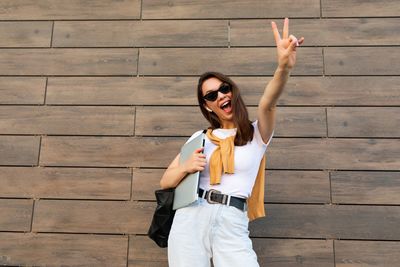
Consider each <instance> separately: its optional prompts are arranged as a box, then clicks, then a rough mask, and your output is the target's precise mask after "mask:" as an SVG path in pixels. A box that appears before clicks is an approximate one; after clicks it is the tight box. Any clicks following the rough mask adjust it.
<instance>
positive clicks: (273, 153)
mask: <svg viewBox="0 0 400 267" xmlns="http://www.w3.org/2000/svg"><path fill="white" fill-rule="evenodd" d="M399 147H400V140H399V139H386V140H385V139H372V138H369V139H351V138H348V139H347V138H346V139H333V138H324V139H317V138H273V139H272V140H271V143H270V145H269V146H268V149H267V163H266V166H269V168H274V169H343V170H398V169H399V168H400V150H399Z"/></svg>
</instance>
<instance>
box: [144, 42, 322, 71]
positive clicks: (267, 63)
mask: <svg viewBox="0 0 400 267" xmlns="http://www.w3.org/2000/svg"><path fill="white" fill-rule="evenodd" d="M297 54H298V61H297V63H296V68H295V69H294V70H293V72H292V73H293V74H294V75H322V68H323V66H322V50H321V48H309V47H304V48H303V49H299V50H298V52H297ZM194 58H195V59H196V60H193V59H194ZM276 67H277V63H276V48H143V49H141V50H140V56H139V70H138V72H139V74H140V75H200V74H201V73H203V72H205V71H210V70H218V71H219V72H222V73H224V74H226V75H273V73H274V72H275V70H276Z"/></svg>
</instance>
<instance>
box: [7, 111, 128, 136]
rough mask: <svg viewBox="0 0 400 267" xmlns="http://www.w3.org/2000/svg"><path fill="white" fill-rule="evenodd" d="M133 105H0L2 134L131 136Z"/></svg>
mask: <svg viewBox="0 0 400 267" xmlns="http://www.w3.org/2000/svg"><path fill="white" fill-rule="evenodd" d="M134 121H135V108H134V107H77V106H70V107H69V106H63V107H53V106H3V107H1V106H0V132H1V133H3V134H48V135H52V134H56V135H133V129H134Z"/></svg>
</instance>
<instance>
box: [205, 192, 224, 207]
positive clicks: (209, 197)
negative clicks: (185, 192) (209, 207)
mask: <svg viewBox="0 0 400 267" xmlns="http://www.w3.org/2000/svg"><path fill="white" fill-rule="evenodd" d="M212 193H221V191H218V190H216V189H210V190H208V195H207V202H208V203H210V204H216V203H219V202H217V201H213V200H211V194H212Z"/></svg>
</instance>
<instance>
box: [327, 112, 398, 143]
mask: <svg viewBox="0 0 400 267" xmlns="http://www.w3.org/2000/svg"><path fill="white" fill-rule="evenodd" d="M398 114H400V108H399V107H328V108H327V116H328V135H329V136H330V137H355V136H357V137H400V117H399V116H398Z"/></svg>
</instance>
